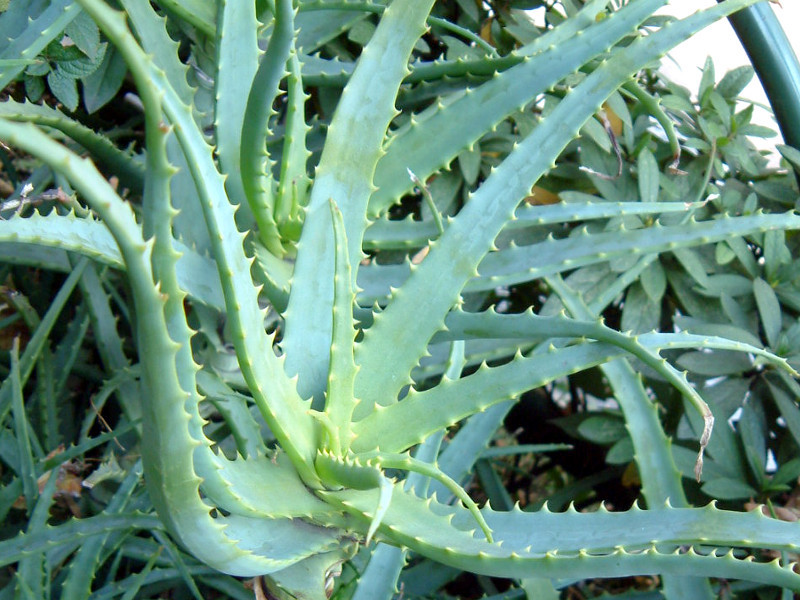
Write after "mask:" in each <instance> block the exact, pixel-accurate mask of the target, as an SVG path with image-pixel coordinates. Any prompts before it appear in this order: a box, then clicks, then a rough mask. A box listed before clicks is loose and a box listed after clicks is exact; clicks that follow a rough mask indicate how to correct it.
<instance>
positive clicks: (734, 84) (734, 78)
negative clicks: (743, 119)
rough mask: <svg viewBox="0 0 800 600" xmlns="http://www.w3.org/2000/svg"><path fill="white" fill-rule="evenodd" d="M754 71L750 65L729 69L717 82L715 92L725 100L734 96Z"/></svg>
mask: <svg viewBox="0 0 800 600" xmlns="http://www.w3.org/2000/svg"><path fill="white" fill-rule="evenodd" d="M753 75H755V71H754V70H753V67H751V66H750V65H745V66H742V67H737V68H735V69H731V70H730V71H728V72H727V73H725V76H724V77H723V78H722V79H721V80H720V82H719V83H718V84H717V92H718V93H719V94H720V95H721V96H722V97H723V98H725V99H726V100H732V99H734V98H736V97H737V96H738V95H739V93H740V92H741V91H742V90H743V89H744V88H745V87H747V84H748V83H750V80H751V79H753Z"/></svg>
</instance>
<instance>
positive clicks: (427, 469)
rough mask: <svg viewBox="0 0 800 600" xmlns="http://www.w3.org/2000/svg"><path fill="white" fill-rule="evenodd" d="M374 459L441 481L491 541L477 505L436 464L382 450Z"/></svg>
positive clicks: (393, 467) (488, 530)
mask: <svg viewBox="0 0 800 600" xmlns="http://www.w3.org/2000/svg"><path fill="white" fill-rule="evenodd" d="M374 460H375V461H376V462H377V463H378V464H379V465H380V466H381V467H387V468H389V469H402V470H405V471H411V472H414V473H417V474H419V475H422V476H424V477H430V478H431V479H433V480H435V481H438V482H439V483H441V484H442V485H443V486H444V487H445V488H446V489H447V490H448V491H449V492H450V493H451V494H453V495H454V496H455V497H456V498H458V499H459V500H460V501H461V503H462V504H463V505H464V506H465V507H466V509H467V510H468V511H469V512H470V514H471V515H472V516H473V517H474V518H475V521H476V522H477V524H478V526H479V527H480V528H481V530H482V531H483V534H484V535H485V536H486V539H487V540H488V541H489V542H492V541H493V540H492V530H491V529H490V528H489V526H488V525H487V524H486V521H485V520H484V518H483V515H482V514H481V512H480V510H479V509H478V505H477V504H475V502H474V501H473V500H472V499H471V498H470V497H469V496H468V495H467V492H465V491H464V489H463V488H462V487H461V486H460V485H458V483H456V482H455V481H454V480H453V478H452V477H450V476H448V475H447V474H445V473H443V472H442V471H441V470H440V469H439V468H438V467H437V466H435V465H431V464H428V463H426V462H423V461H420V460H416V459H414V458H411V457H410V456H407V455H403V454H385V453H383V452H378V453H376V454H375V458H374Z"/></svg>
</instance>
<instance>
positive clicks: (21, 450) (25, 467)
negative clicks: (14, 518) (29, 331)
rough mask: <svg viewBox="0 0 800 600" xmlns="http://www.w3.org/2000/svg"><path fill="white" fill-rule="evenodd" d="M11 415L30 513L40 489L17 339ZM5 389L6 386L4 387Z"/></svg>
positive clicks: (13, 360) (26, 501)
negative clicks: (26, 410)
mask: <svg viewBox="0 0 800 600" xmlns="http://www.w3.org/2000/svg"><path fill="white" fill-rule="evenodd" d="M10 379H11V386H10V388H11V390H10V391H11V394H10V395H11V415H12V417H13V421H14V437H15V438H16V441H17V455H18V456H19V477H20V481H22V494H23V496H24V497H25V504H26V506H27V509H28V512H29V513H30V512H31V511H33V507H34V505H35V504H36V499H37V498H38V497H39V488H38V486H37V484H36V470H35V468H34V465H33V451H32V450H31V442H30V433H29V427H30V425H29V423H28V416H27V414H26V412H25V401H24V399H23V398H22V377H21V376H20V366H19V340H18V339H15V340H14V343H13V345H12V347H11V376H10ZM4 387H5V386H4Z"/></svg>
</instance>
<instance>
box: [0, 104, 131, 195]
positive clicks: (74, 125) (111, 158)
mask: <svg viewBox="0 0 800 600" xmlns="http://www.w3.org/2000/svg"><path fill="white" fill-rule="evenodd" d="M0 115H1V116H3V117H4V118H6V119H11V120H13V121H19V122H26V121H27V122H30V123H35V124H37V125H45V126H47V127H52V128H53V129H57V130H58V131H61V132H62V133H64V134H65V135H68V136H69V137H70V138H72V139H73V140H75V141H76V142H77V143H78V144H80V145H81V146H83V147H84V148H86V150H88V151H89V153H90V154H91V155H92V157H93V158H94V160H95V163H96V164H97V165H99V166H100V167H102V168H103V169H105V170H107V171H108V172H109V173H113V174H114V176H116V177H118V178H119V180H120V183H121V184H122V186H123V187H128V188H130V189H131V190H132V191H134V192H139V191H141V188H142V179H143V177H144V169H143V168H142V164H141V162H139V161H138V160H136V157H134V156H132V155H130V154H128V153H126V152H123V151H121V150H120V149H119V148H117V147H116V146H115V145H114V144H113V143H112V142H111V141H110V140H109V139H108V138H107V137H105V136H104V135H101V134H99V133H96V132H95V131H93V130H91V129H89V128H88V127H85V126H84V125H81V124H80V123H78V122H77V121H73V120H72V119H70V118H69V117H67V116H66V115H64V114H63V113H62V112H61V111H59V110H57V109H54V108H50V107H49V106H47V105H44V104H31V103H29V102H15V101H14V100H12V99H10V98H9V99H7V100H4V101H3V102H0Z"/></svg>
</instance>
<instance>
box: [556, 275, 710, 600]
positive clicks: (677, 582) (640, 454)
mask: <svg viewBox="0 0 800 600" xmlns="http://www.w3.org/2000/svg"><path fill="white" fill-rule="evenodd" d="M548 282H549V284H550V285H551V287H553V289H554V291H555V292H556V294H558V296H559V298H561V300H562V302H564V305H565V306H566V307H567V308H568V310H569V311H570V312H571V313H572V314H573V315H575V316H578V317H581V318H591V317H593V316H595V315H593V314H592V312H591V311H590V310H589V308H588V307H587V306H586V304H585V303H584V302H583V300H582V299H581V298H580V296H578V295H577V294H575V293H574V292H573V291H572V290H571V289H570V288H569V287H568V286H567V285H566V284H565V283H564V282H563V280H561V277H552V278H549V279H548ZM600 368H601V369H602V370H603V373H604V374H605V376H606V378H607V379H608V381H609V384H610V385H611V387H612V389H613V390H614V396H615V397H616V399H617V401H618V402H619V404H620V407H621V408H622V412H623V414H624V415H625V428H626V429H627V430H628V434H629V435H630V436H631V440H632V441H633V448H634V458H635V460H636V464H637V465H638V467H639V477H640V478H641V480H642V493H643V494H644V497H645V499H646V500H647V503H648V505H649V506H650V507H651V509H658V508H660V507H662V506H663V505H665V504H667V503H669V505H670V506H675V507H678V508H682V507H685V506H687V505H688V503H687V501H686V496H685V494H684V491H683V486H682V485H681V473H680V471H679V470H678V467H677V466H676V465H675V461H674V460H673V458H672V454H671V453H670V446H671V441H670V440H669V439H668V438H667V436H666V434H665V433H664V429H663V428H662V427H661V421H660V420H659V418H658V406H657V405H656V404H655V403H654V402H651V401H650V399H649V398H648V396H647V392H646V391H645V389H644V386H643V385H642V379H641V377H640V376H639V375H638V374H636V373H635V372H634V370H633V368H631V365H630V363H629V362H628V361H627V360H624V359H620V360H616V361H613V362H610V363H608V364H605V365H602V366H601V367H600ZM663 585H664V591H665V593H666V595H667V597H669V598H671V597H681V598H698V599H700V598H711V587H710V584H709V582H708V580H704V579H702V578H696V577H676V576H673V575H667V576H664V577H663Z"/></svg>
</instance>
